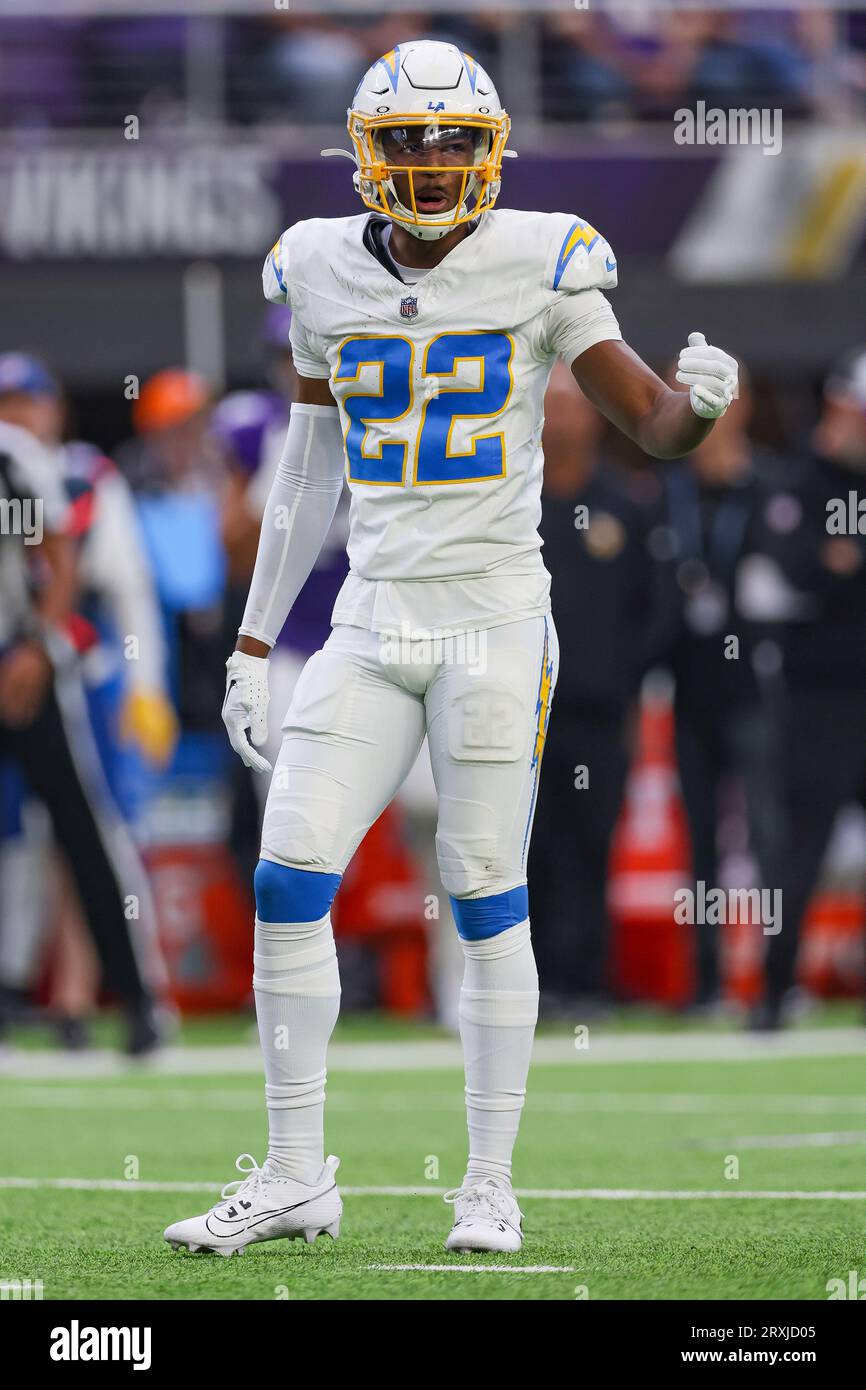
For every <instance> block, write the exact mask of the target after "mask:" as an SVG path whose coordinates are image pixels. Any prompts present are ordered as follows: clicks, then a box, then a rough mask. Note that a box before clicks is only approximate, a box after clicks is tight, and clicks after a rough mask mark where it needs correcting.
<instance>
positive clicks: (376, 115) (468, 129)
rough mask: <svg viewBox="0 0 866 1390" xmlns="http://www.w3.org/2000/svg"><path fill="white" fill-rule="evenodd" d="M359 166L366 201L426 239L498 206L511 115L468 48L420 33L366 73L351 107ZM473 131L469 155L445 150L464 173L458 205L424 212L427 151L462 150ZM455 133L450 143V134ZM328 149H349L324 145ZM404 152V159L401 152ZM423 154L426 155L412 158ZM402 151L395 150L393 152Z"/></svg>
mask: <svg viewBox="0 0 866 1390" xmlns="http://www.w3.org/2000/svg"><path fill="white" fill-rule="evenodd" d="M347 115H348V130H349V135H350V137H351V140H352V145H353V147H354V156H350V158H354V161H355V164H356V166H357V169H356V173H355V187H356V189H357V191H358V192H359V193H360V195H361V198H362V199H363V201H364V204H365V205H366V206H367V207H368V208H370V209H371V210H372V211H374V212H379V213H383V214H384V215H385V216H386V217H390V218H391V219H392V220H393V221H394V222H399V223H400V225H401V226H403V227H405V228H406V229H407V231H409V232H411V233H412V235H413V236H416V237H419V238H420V239H421V240H423V241H438V240H439V238H440V237H443V236H445V235H446V233H447V232H450V231H451V230H452V229H453V228H454V227H457V226H459V225H460V224H461V223H462V222H469V221H471V220H473V219H474V218H476V217H480V216H481V214H482V213H484V212H487V211H488V210H489V209H490V208H492V207H493V205H494V203H495V202H496V199H497V197H498V195H499V189H500V187H501V178H502V160H503V157H504V156H505V155H506V154H509V155H510V154H512V151H510V150H508V151H506V149H505V144H506V141H507V140H508V135H509V132H510V130H511V121H510V120H509V118H508V115H507V114H506V112H505V111H504V110H503V108H502V104H501V102H500V100H499V97H498V95H497V93H496V88H495V87H494V85H493V83H492V82H491V80H490V78H489V77H488V75H487V73H486V72H485V71H484V69H483V68H482V67H481V66H480V65H479V64H478V63H477V62H476V61H475V59H474V58H473V57H471V55H470V54H468V53H464V52H463V50H462V49H460V48H458V47H457V45H456V44H453V43H439V42H436V41H434V40H432V39H418V40H415V41H414V42H412V43H405V44H398V45H397V47H396V48H393V49H392V50H391V52H390V53H386V54H385V56H384V57H383V58H377V59H376V62H375V63H374V64H373V66H372V67H371V68H369V69H368V71H367V72H366V73H365V74H364V76H363V77H362V78H361V81H360V83H359V84H358V88H357V91H356V92H355V95H354V97H353V98H352V105H351V106H350V107H349V110H348V112H347ZM467 135H469V136H470V138H471V151H472V152H471V154H470V155H469V156H468V157H469V162H468V163H462V162H459V161H460V160H462V157H463V156H461V155H460V154H459V153H458V154H457V156H456V158H457V160H458V162H456V163H455V162H454V155H453V153H452V156H451V158H450V159H448V158H442V165H443V167H447V170H448V172H449V173H452V174H453V173H460V174H462V176H463V178H462V183H461V188H460V194H459V197H458V198H457V202H456V203H455V205H454V206H453V207H448V208H444V209H443V210H441V211H436V212H426V213H425V212H424V211H423V209H421V208H419V206H418V200H417V198H416V186H415V175H416V173H417V172H418V171H419V170H422V169H429V168H430V165H429V164H425V162H424V157H425V155H428V154H429V153H432V152H433V151H434V150H435V149H436V148H437V147H438V148H439V149H440V150H446V149H450V150H451V151H454V150H458V151H459V148H460V145H461V144H463V145H464V146H465V147H466V149H467V150H468V149H469V148H470V146H469V145H468V144H467V142H466V136H467ZM449 137H450V140H451V144H450V145H448V144H447V142H448V140H449ZM322 153H323V154H346V153H347V152H346V151H345V150H323V151H322ZM400 154H404V155H405V156H406V159H405V162H400V160H399V156H400ZM412 155H416V156H418V155H420V162H415V163H414V164H413V163H412V162H410V157H411V156H412ZM395 156H397V158H395ZM395 173H398V174H400V175H406V176H407V177H408V188H409V202H410V204H411V206H406V205H405V203H404V202H401V200H400V198H399V196H398V193H397V189H396V186H395V183H394V174H395Z"/></svg>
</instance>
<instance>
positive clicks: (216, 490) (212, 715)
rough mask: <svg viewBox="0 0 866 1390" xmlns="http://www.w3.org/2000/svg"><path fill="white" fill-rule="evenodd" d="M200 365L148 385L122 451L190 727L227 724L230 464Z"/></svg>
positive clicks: (183, 717) (176, 689) (180, 707)
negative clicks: (223, 715)
mask: <svg viewBox="0 0 866 1390" xmlns="http://www.w3.org/2000/svg"><path fill="white" fill-rule="evenodd" d="M212 409H213V400H212V396H211V391H210V388H209V386H208V384H207V382H206V381H205V380H204V378H203V377H201V376H200V375H199V374H198V373H196V372H191V371H186V370H185V369H183V368H180V367H170V368H167V369H165V370H164V371H161V372H157V373H156V375H155V376H152V377H150V378H149V379H148V380H147V381H145V382H144V383H143V384H142V387H141V391H140V394H139V398H138V399H137V400H136V401H134V403H133V408H132V420H133V425H134V427H135V430H136V435H135V437H134V438H133V439H131V440H129V441H128V442H127V443H125V444H122V445H121V446H120V447H119V448H118V450H117V451H116V458H117V463H118V466H119V467H120V468H121V470H122V471H123V473H124V475H125V477H126V478H127V480H128V482H129V483H130V485H131V487H132V488H133V491H134V493H135V497H136V506H137V510H138V518H139V522H140V525H141V529H142V533H143V536H144V541H145V548H146V551H147V554H148V558H149V563H150V566H151V571H152V573H153V576H154V582H155V584H156V591H157V595H158V598H159V602H160V607H161V611H162V620H163V625H164V631H165V635H166V640H167V644H168V665H169V685H170V689H171V691H172V696H173V699H174V702H175V707H176V711H177V715H178V718H179V720H180V725H181V728H182V729H183V730H184V731H190V730H195V731H211V730H214V729H216V728H217V727H218V726H219V723H220V720H219V704H220V692H221V690H222V686H223V682H224V678H223V663H224V657H223V643H224V640H225V598H226V578H227V565H226V555H225V547H224V544H223V536H222V524H223V511H224V506H225V499H226V496H227V494H228V492H229V489H230V472H231V470H230V467H229V463H228V459H227V457H226V450H225V447H224V445H223V444H222V442H221V441H220V440H219V439H218V438H217V436H216V435H215V434H214V432H213V430H212V429H211V412H212Z"/></svg>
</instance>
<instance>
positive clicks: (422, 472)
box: [334, 333, 514, 487]
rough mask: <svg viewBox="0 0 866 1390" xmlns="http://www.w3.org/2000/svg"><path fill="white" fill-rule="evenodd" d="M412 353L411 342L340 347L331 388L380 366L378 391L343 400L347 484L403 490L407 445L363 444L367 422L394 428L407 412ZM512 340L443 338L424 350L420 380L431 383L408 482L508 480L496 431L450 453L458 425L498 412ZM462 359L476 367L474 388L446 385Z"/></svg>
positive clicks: (507, 382)
mask: <svg viewBox="0 0 866 1390" xmlns="http://www.w3.org/2000/svg"><path fill="white" fill-rule="evenodd" d="M414 353H415V349H414V346H413V344H412V343H411V342H410V341H409V339H408V338H401V337H396V336H395V337H378V338H377V337H370V338H347V339H346V341H345V342H344V343H342V344H341V345H340V356H339V360H338V362H337V369H336V372H335V373H334V383H335V385H337V384H340V383H342V382H352V381H359V379H360V374H361V368H362V367H367V366H373V367H378V369H379V389H378V391H349V392H348V394H346V395H343V396H342V397H341V398H342V402H343V407H344V409H345V411H346V414H347V415H348V417H349V420H350V424H349V429H348V431H347V433H346V457H347V458H348V461H349V481H350V482H353V483H378V484H380V485H382V484H384V485H385V486H391V487H402V486H403V483H404V481H405V474H406V460H407V457H408V453H409V448H410V440H409V438H408V437H407V438H406V439H399V438H396V439H388V440H387V441H386V440H382V441H380V443H379V445H378V450H377V449H376V448H375V446H371V445H370V441H369V440H368V431H369V427H370V425H372V424H378V425H384V424H387V425H391V426H395V428H394V429H393V431H392V430H389V434H391V433H393V434H395V435H399V433H400V431H399V428H396V427H397V426H398V425H399V422H400V421H401V420H405V419H407V417H408V416H409V415H411V413H412V408H413V405H414V403H415V402H414V392H413V384H412V368H413V366H414ZM513 358H514V340H513V338H512V337H511V335H510V334H508V333H441V334H440V335H439V336H438V337H436V338H434V339H433V340H432V342H430V343H428V344H427V347H426V349H425V351H424V365H423V375H424V376H425V377H429V378H435V379H436V391H435V394H432V395H428V396H426V397H425V402H424V406H423V408H422V411H421V422H420V424H419V426H418V432H417V438H416V440H415V447H414V457H415V464H414V471H413V474H412V482H413V483H469V482H482V481H486V480H488V479H494V478H504V477H505V438H504V435H503V434H502V432H501V431H499V432H497V433H494V434H484V435H476V437H475V438H474V439H473V440H472V447H471V449H470V450H469V451H468V452H467V453H462V454H459V453H455V452H454V451H453V449H452V445H451V435H452V433H453V430H454V426H455V424H456V422H457V421H458V420H470V419H476V418H477V419H490V420H493V419H495V418H496V416H498V415H501V414H502V412H503V411H504V409H505V407H506V406H507V404H508V401H509V399H510V397H511V391H512V388H513V386H514V375H513V372H512V361H513ZM461 362H477V363H478V367H479V384H478V386H477V387H469V388H467V387H462V386H457V385H454V386H448V385H447V382H448V378H449V377H450V378H451V379H452V380H454V379H455V378H456V375H457V370H458V367H459V364H460V363H461Z"/></svg>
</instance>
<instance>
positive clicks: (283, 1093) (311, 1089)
mask: <svg viewBox="0 0 866 1390" xmlns="http://www.w3.org/2000/svg"><path fill="white" fill-rule="evenodd" d="M253 960H254V973H253V989H254V992H255V997H256V1018H257V1019H258V1024H259V1037H260V1038H261V1043H262V1052H263V1053H264V1059H265V1100H266V1103H267V1107H268V1127H269V1140H268V1157H267V1168H268V1171H269V1172H271V1173H276V1174H279V1176H280V1177H286V1178H296V1179H297V1180H298V1181H299V1182H306V1183H314V1182H315V1181H316V1179H317V1178H318V1176H319V1173H320V1172H321V1170H322V1167H323V1164H324V1162H325V1150H324V1113H325V1076H326V1072H325V1054H326V1052H327V1048H328V1042H329V1040H330V1037H331V1034H332V1032H333V1031H334V1024H335V1023H336V1021H337V1015H338V1014H339V1012H340V974H339V970H338V968H337V952H336V948H335V946H334V933H333V931H332V930H331V917H330V913H328V914H326V916H324V917H323V918H322V919H321V920H320V921H318V922H260V921H259V919H258V917H257V918H256V944H255V955H254V957H253Z"/></svg>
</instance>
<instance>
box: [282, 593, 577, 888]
mask: <svg viewBox="0 0 866 1390" xmlns="http://www.w3.org/2000/svg"><path fill="white" fill-rule="evenodd" d="M558 665H559V647H558V642H557V637H556V630H555V628H554V626H553V621H552V619H551V618H550V616H549V615H548V616H547V617H543V616H541V617H534V618H526V619H522V620H520V621H518V622H514V623H509V624H506V625H505V626H502V627H495V628H489V629H483V630H480V631H476V632H471V631H470V632H461V633H460V634H459V635H458V636H454V637H451V638H442V639H437V638H435V636H431V637H430V638H423V639H417V638H416V639H412V638H410V637H409V636H408V635H405V636H403V637H399V636H397V635H396V634H384V633H376V632H371V631H369V630H367V629H366V628H356V627H346V626H339V627H336V628H334V630H333V632H332V633H331V636H330V637H329V638H328V640H327V642H326V643H325V645H324V647H323V648H322V650H321V651H319V652H316V653H315V654H314V655H313V656H312V657H310V659H309V661H308V662H307V664H306V666H305V667H304V670H303V673H302V675H301V677H300V680H299V681H298V684H297V686H296V688H295V692H294V695H293V697H292V701H291V704H290V705H289V709H288V712H287V714H286V717H285V720H284V721H283V726H282V732H283V741H282V746H281V749H280V753H279V757H278V759H277V762H276V766H275V768H274V773H273V777H272V779H271V787H270V792H269V794H268V800H267V806H266V809H265V818H264V826H263V830H262V858H263V859H268V860H271V861H273V862H274V863H277V864H285V865H289V866H291V867H293V868H299V869H308V870H313V871H319V872H323V873H342V872H343V871H344V869H345V868H346V865H347V864H348V863H349V860H350V859H351V858H352V855H353V854H354V852H355V850H356V848H357V847H358V845H359V843H360V841H361V840H362V839H363V837H364V835H365V834H366V832H367V830H368V829H369V827H370V826H371V825H372V823H373V822H374V821H375V820H376V819H377V817H378V816H379V815H380V814H381V812H382V811H383V810H384V809H385V807H386V806H387V805H388V803H389V802H390V801H391V799H392V797H393V796H394V794H395V793H396V791H397V790H398V789H399V787H400V785H401V783H402V782H403V780H404V778H405V777H406V775H407V774H408V772H409V771H410V769H411V767H412V765H413V763H414V762H415V759H416V758H417V756H418V752H419V749H420V748H421V744H422V742H423V740H424V736H425V734H426V736H427V739H428V743H429V751H430V761H431V764H432V767H433V776H434V779H435V782H436V790H437V797H438V820H437V831H436V852H437V857H438V861H439V870H440V875H441V878H442V883H443V885H444V886H445V888H446V889H447V891H448V892H449V893H451V894H452V895H453V896H454V897H458V898H474V897H485V896H487V895H489V894H494V893H500V892H504V891H506V890H508V889H510V888H514V887H517V886H519V885H521V884H524V883H525V882H526V856H527V851H528V848H529V836H530V830H531V827H532V816H533V812H534V810H535V799H536V796H537V792H538V775H539V767H540V761H541V752H542V749H543V746H544V737H545V733H546V730H547V722H548V718H549V714H550V705H551V698H552V695H553V688H554V685H555V683H556V675H557V670H558Z"/></svg>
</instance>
